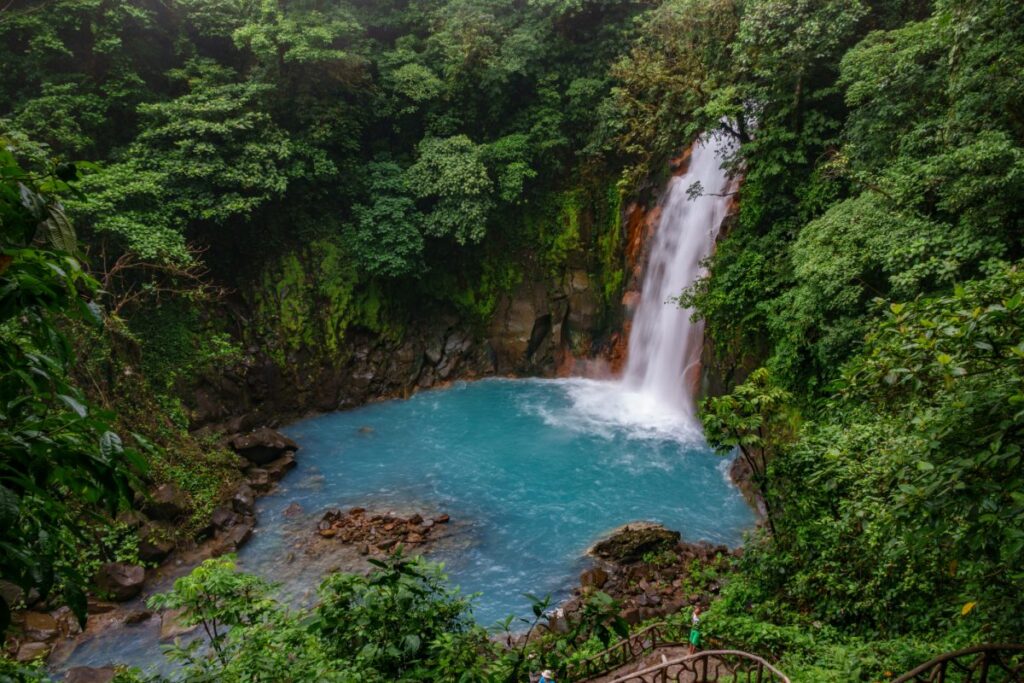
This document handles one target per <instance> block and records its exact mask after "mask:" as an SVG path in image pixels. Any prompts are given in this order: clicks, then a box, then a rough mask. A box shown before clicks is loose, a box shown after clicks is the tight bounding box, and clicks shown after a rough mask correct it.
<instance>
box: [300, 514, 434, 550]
mask: <svg viewBox="0 0 1024 683" xmlns="http://www.w3.org/2000/svg"><path fill="white" fill-rule="evenodd" d="M448 521H449V517H448V515H445V514H441V515H437V516H435V517H432V518H427V519H424V518H423V516H422V515H419V514H413V515H411V516H409V517H401V516H398V515H394V514H392V513H390V512H385V513H380V514H377V513H372V512H367V510H366V509H365V508H359V507H356V508H352V509H350V510H348V511H347V512H342V511H341V510H328V511H327V512H326V513H325V514H324V516H323V517H322V518H321V519H320V522H319V524H317V533H318V534H319V535H320V536H321V537H323V538H330V539H336V540H338V541H340V542H342V543H349V544H352V545H354V546H356V547H357V548H358V550H359V553H360V554H362V555H368V554H371V553H372V554H381V553H387V552H390V551H391V550H392V549H393V548H394V547H395V546H397V545H398V544H400V543H401V544H404V545H409V546H419V545H423V544H424V543H427V542H428V541H431V540H433V539H434V538H436V537H437V536H438V535H439V529H440V528H441V527H443V526H444V525H445V524H447V523H448Z"/></svg>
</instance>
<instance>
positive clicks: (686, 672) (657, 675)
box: [611, 650, 790, 683]
mask: <svg viewBox="0 0 1024 683" xmlns="http://www.w3.org/2000/svg"><path fill="white" fill-rule="evenodd" d="M729 659H735V660H738V661H737V662H736V663H734V664H730V663H729V661H727V660H729ZM724 676H731V677H732V678H731V679H726V678H724ZM766 676H767V677H766ZM724 680H731V681H732V682H733V683H740V682H741V681H742V682H743V683H768V682H770V681H778V683H790V681H789V678H788V677H787V676H786V674H784V673H782V672H781V671H779V670H778V669H776V668H775V667H774V666H772V665H771V664H769V663H768V662H767V661H766V660H765V659H764V658H763V657H758V656H757V655H752V654H750V653H749V652H741V651H740V650H705V651H703V652H698V653H696V654H693V655H687V656H686V657H679V658H677V659H672V660H669V661H667V662H662V663H661V664H655V665H654V666H649V667H647V668H646V669H641V670H640V671H636V672H634V673H629V674H624V675H622V676H619V677H618V678H615V679H613V680H612V682H611V683H669V682H670V681H676V682H677V683H684V681H685V683H716V682H717V681H724Z"/></svg>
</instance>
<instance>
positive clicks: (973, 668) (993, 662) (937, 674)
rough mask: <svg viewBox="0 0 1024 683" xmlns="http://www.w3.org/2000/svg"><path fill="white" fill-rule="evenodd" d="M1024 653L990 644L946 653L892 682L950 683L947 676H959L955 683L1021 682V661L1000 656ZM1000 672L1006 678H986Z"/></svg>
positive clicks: (1020, 648) (1023, 668)
mask: <svg viewBox="0 0 1024 683" xmlns="http://www.w3.org/2000/svg"><path fill="white" fill-rule="evenodd" d="M1010 652H1013V653H1017V654H1020V653H1024V645H1020V644H1009V643H989V644H984V645H975V646H973V647H966V648H964V649H962V650H955V651H953V652H946V653H945V654H941V655H939V656H938V657H936V658H934V659H932V660H930V661H927V662H925V663H924V664H922V665H921V666H919V667H917V668H915V669H912V670H910V671H908V672H907V673H905V674H903V675H902V676H900V677H899V678H897V679H896V680H894V681H893V683H952V681H953V680H954V679H953V678H949V674H950V673H953V674H961V676H959V677H957V679H955V680H957V681H958V683H989V681H990V680H991V681H992V682H993V683H995V682H996V681H998V683H1024V661H1019V662H1017V663H1015V664H1014V663H1010V662H1009V661H1007V660H1004V658H1003V657H1002V655H1003V654H1006V653H1010ZM968 658H971V659H972V661H967V662H964V661H961V660H964V659H968ZM993 671H1001V672H1002V673H1003V674H1005V676H1003V677H1000V678H999V679H995V678H992V679H990V678H989V676H990V674H991V672H993Z"/></svg>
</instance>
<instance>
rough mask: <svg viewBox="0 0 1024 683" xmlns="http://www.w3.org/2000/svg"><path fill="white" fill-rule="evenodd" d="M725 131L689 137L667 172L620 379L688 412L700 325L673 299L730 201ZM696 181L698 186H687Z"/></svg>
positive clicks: (698, 264)
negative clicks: (695, 190)
mask: <svg viewBox="0 0 1024 683" xmlns="http://www.w3.org/2000/svg"><path fill="white" fill-rule="evenodd" d="M727 144H729V143H728V140H727V139H725V138H724V137H717V138H716V137H712V138H710V139H704V140H701V141H698V142H697V143H695V144H694V146H693V149H692V152H691V156H690V162H689V166H688V168H687V170H686V173H684V174H683V175H680V176H677V177H675V178H673V179H672V181H671V183H670V184H669V187H668V192H667V194H666V197H665V200H664V202H663V206H662V213H661V218H660V220H659V223H658V228H657V232H656V233H655V235H654V240H653V243H652V245H651V251H650V260H649V261H648V264H647V270H646V272H645V275H644V280H643V286H642V287H641V298H640V304H639V306H638V307H637V310H636V313H635V315H634V317H633V324H632V327H631V329H630V334H629V355H628V357H627V362H626V369H625V373H624V374H623V380H622V381H623V382H624V383H625V384H626V385H627V386H628V387H629V388H631V389H633V390H635V391H637V392H639V393H641V394H644V395H647V396H650V397H651V398H653V399H654V400H656V401H658V402H660V403H663V404H664V405H665V406H668V407H673V408H675V409H677V410H679V411H681V412H683V413H685V414H686V415H687V416H689V417H691V418H695V408H694V401H693V397H694V395H695V393H696V390H697V387H698V384H699V381H700V356H701V349H702V345H703V336H704V325H703V323H702V322H699V321H698V322H694V321H692V320H691V319H690V318H691V316H692V315H693V309H691V308H681V307H680V306H679V305H678V304H677V303H676V301H675V298H676V297H678V296H679V295H680V294H681V293H682V292H683V290H685V289H686V288H687V287H689V286H690V285H692V284H693V283H694V282H696V281H697V279H698V278H699V277H701V276H702V275H704V272H703V267H702V263H703V262H704V260H705V259H707V257H708V256H710V255H711V250H712V248H713V247H714V244H715V238H716V237H717V236H718V229H719V227H720V226H721V224H722V220H723V219H724V218H725V215H726V212H727V211H728V208H729V201H730V198H729V196H728V195H729V192H730V190H731V189H732V185H733V182H732V181H731V180H730V179H729V177H728V176H727V174H726V172H725V171H723V170H722V169H721V163H722V152H723V151H724V150H723V147H724V146H725V145H727ZM694 183H700V189H701V190H702V191H701V194H700V195H699V196H696V197H691V196H690V193H689V191H688V190H689V188H690V187H691V186H693V184H694Z"/></svg>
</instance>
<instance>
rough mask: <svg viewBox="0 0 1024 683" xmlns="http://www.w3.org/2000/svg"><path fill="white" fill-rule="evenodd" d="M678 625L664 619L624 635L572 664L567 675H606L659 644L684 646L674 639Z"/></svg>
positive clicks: (569, 677) (578, 678)
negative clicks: (675, 628) (667, 622)
mask: <svg viewBox="0 0 1024 683" xmlns="http://www.w3.org/2000/svg"><path fill="white" fill-rule="evenodd" d="M673 633H676V631H675V630H674V628H673V627H672V626H670V625H669V624H666V623H664V622H658V623H656V624H651V625H650V626H648V627H647V628H645V629H641V630H640V631H637V632H636V633H633V634H631V635H630V636H629V637H628V638H623V639H622V640H620V641H619V642H617V643H615V644H614V645H612V646H611V647H609V648H607V649H605V650H602V651H601V652H598V653H597V654H596V655H592V656H590V657H588V658H587V659H584V660H582V661H580V662H577V663H576V664H573V665H572V666H570V667H569V669H568V671H567V672H566V678H567V680H570V681H581V680H586V679H588V678H594V677H596V676H602V675H604V674H606V673H608V672H609V671H612V670H613V669H617V668H619V667H620V666H622V665H624V664H628V663H629V662H631V661H633V660H635V659H636V658H638V657H642V656H644V655H646V654H648V653H650V652H653V651H654V650H656V649H658V648H659V647H672V646H680V645H684V644H685V643H682V642H680V641H678V640H674V639H673V637H674V636H673V635H671V634H673Z"/></svg>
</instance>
